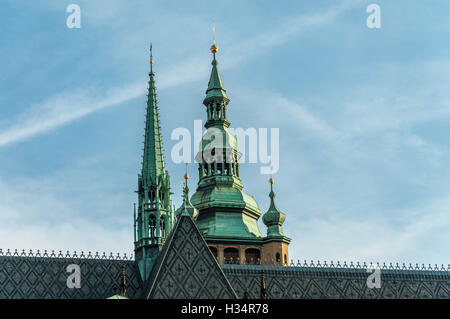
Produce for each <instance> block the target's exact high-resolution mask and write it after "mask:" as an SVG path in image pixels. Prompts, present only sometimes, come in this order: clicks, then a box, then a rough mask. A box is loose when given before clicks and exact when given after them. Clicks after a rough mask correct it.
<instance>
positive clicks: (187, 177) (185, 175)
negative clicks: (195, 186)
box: [184, 162, 189, 185]
mask: <svg viewBox="0 0 450 319" xmlns="http://www.w3.org/2000/svg"><path fill="white" fill-rule="evenodd" d="M187 167H188V163H187V162H186V172H185V173H184V179H185V180H186V182H187V180H188V179H189V174H188V172H187ZM186 185H187V183H186Z"/></svg>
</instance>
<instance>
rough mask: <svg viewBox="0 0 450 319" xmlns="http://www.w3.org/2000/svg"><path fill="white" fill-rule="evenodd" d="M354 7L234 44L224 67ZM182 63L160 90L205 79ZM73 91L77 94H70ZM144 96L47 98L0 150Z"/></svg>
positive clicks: (122, 91) (345, 5)
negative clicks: (249, 48) (250, 48)
mask: <svg viewBox="0 0 450 319" xmlns="http://www.w3.org/2000/svg"><path fill="white" fill-rule="evenodd" d="M354 5H355V2H351V1H343V2H340V3H339V5H335V6H332V7H330V8H328V9H327V10H326V11H324V12H320V13H316V14H312V15H299V16H297V17H294V18H292V19H291V20H289V21H286V22H284V23H283V24H282V25H280V26H278V27H276V28H274V29H273V30H268V31H265V32H263V33H261V34H259V35H256V36H255V37H252V39H246V40H244V41H242V42H240V43H237V44H235V45H234V47H231V48H230V49H229V50H228V54H227V56H225V58H226V59H229V60H228V62H227V63H226V67H233V66H236V65H237V64H239V63H240V62H242V61H243V60H245V59H247V58H249V57H250V56H252V55H254V54H258V52H262V51H264V50H268V49H270V48H272V47H275V46H278V45H281V44H283V43H286V42H287V41H289V40H290V39H292V38H293V37H295V36H297V35H298V34H299V33H300V32H302V31H304V30H305V29H306V28H308V27H314V26H320V25H322V24H325V23H330V22H332V20H333V19H334V18H336V16H338V15H339V14H341V13H342V12H344V11H345V10H348V9H350V8H351V7H353V6H354ZM114 12H116V11H114ZM114 12H113V13H112V14H114ZM249 46H250V47H252V50H247V49H244V48H248V47H249ZM186 60H187V61H186ZM186 60H185V61H183V63H182V64H179V63H178V64H175V65H174V66H173V67H169V68H167V69H166V70H165V71H164V73H161V76H160V79H159V82H158V83H159V84H158V87H159V88H160V89H164V88H169V87H172V86H175V85H180V84H184V83H188V82H192V81H195V80H199V79H203V78H206V77H207V73H208V70H209V65H208V63H205V61H203V60H202V59H201V58H199V57H198V56H192V57H191V58H188V59H186ZM73 91H76V92H77V93H72V92H73ZM144 92H145V88H144V84H143V83H137V82H136V83H134V84H131V85H126V86H123V87H117V88H111V89H109V90H108V91H107V92H102V91H101V90H100V89H91V90H88V91H82V90H72V91H70V92H67V93H61V94H59V95H57V96H54V97H50V98H49V99H47V100H46V101H44V102H42V103H39V104H37V105H33V106H31V107H30V108H29V109H28V110H27V111H26V112H24V113H23V114H21V115H19V116H18V117H17V118H16V119H14V120H13V122H14V123H13V124H11V125H10V126H9V127H8V128H6V129H5V130H3V131H2V132H0V148H1V147H4V146H6V145H9V144H12V143H16V142H19V141H22V140H25V139H28V138H31V137H33V136H35V135H38V134H43V133H46V132H48V131H50V130H53V129H56V128H58V127H60V126H63V125H66V124H68V123H70V122H72V121H74V120H76V119H79V118H82V117H84V116H87V115H89V114H91V113H93V112H95V111H98V110H101V109H104V108H107V107H111V106H115V105H119V104H121V103H124V102H126V101H129V100H131V99H134V98H136V97H138V96H140V95H142V94H144ZM296 112H297V113H298V112H299V111H298V110H297V111H296ZM307 116H308V115H307V114H302V115H301V118H304V119H305V118H306V117H307ZM309 121H310V124H311V125H316V126H318V125H320V123H315V124H314V123H313V122H312V121H313V119H312V118H310V119H309Z"/></svg>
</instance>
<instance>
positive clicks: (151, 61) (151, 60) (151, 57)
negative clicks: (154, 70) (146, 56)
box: [150, 43, 153, 65]
mask: <svg viewBox="0 0 450 319" xmlns="http://www.w3.org/2000/svg"><path fill="white" fill-rule="evenodd" d="M150 65H153V53H152V44H151V43H150Z"/></svg>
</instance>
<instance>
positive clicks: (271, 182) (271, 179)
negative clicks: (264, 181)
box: [269, 166, 273, 185]
mask: <svg viewBox="0 0 450 319" xmlns="http://www.w3.org/2000/svg"><path fill="white" fill-rule="evenodd" d="M272 171H273V168H272V166H270V178H269V184H270V185H272V184H273V178H272Z"/></svg>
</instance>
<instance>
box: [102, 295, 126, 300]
mask: <svg viewBox="0 0 450 319" xmlns="http://www.w3.org/2000/svg"><path fill="white" fill-rule="evenodd" d="M106 299H129V298H127V297H124V296H121V295H114V296H111V297H108V298H106Z"/></svg>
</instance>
